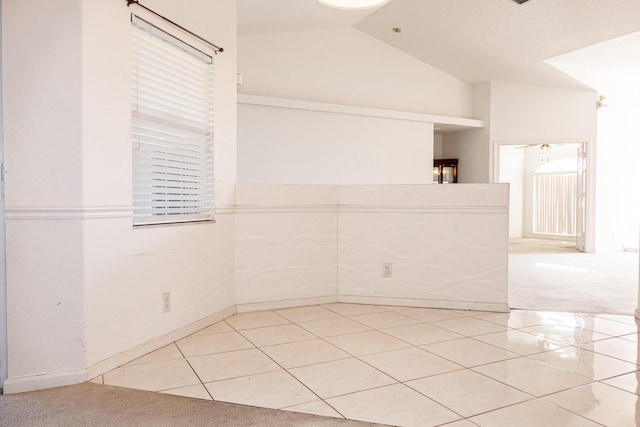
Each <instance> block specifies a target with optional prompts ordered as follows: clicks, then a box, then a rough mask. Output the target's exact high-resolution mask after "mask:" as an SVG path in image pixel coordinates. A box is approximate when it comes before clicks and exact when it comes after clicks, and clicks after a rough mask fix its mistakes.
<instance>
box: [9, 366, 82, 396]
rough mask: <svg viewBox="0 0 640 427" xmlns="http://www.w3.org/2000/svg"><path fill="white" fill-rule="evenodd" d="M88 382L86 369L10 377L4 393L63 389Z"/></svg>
mask: <svg viewBox="0 0 640 427" xmlns="http://www.w3.org/2000/svg"><path fill="white" fill-rule="evenodd" d="M86 380H87V370H86V369H71V370H68V371H60V372H49V373H46V374H40V375H29V376H25V377H9V378H7V380H6V381H5V382H4V386H3V393H4V394H15V393H24V392H27V391H34V390H42V389H45V388H54V387H62V386H66V385H72V384H79V383H83V382H85V381H86Z"/></svg>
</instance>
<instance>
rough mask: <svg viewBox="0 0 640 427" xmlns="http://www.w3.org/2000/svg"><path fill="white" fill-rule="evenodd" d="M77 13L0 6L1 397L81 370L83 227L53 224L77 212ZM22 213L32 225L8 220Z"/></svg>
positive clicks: (49, 6) (57, 5) (42, 4)
mask: <svg viewBox="0 0 640 427" xmlns="http://www.w3.org/2000/svg"><path fill="white" fill-rule="evenodd" d="M81 6H82V2H81V0H75V1H66V2H46V1H37V2H29V3H25V2H3V5H2V7H3V11H2V12H3V13H2V20H3V22H2V31H3V37H2V39H3V88H4V131H5V140H4V149H5V166H6V170H7V175H6V180H5V189H6V215H7V221H6V233H7V234H6V238H7V305H8V314H7V316H8V318H7V324H8V348H9V355H8V356H9V358H8V361H9V366H8V368H9V369H8V374H9V379H8V380H7V382H6V383H5V391H9V390H10V383H9V382H10V381H11V380H12V378H19V377H22V376H29V375H37V374H43V373H51V372H59V371H67V372H71V373H78V372H76V370H81V369H82V368H83V367H84V366H85V357H84V356H85V355H84V344H85V343H84V331H83V327H84V308H83V306H84V303H83V299H84V289H83V280H82V277H83V271H84V266H83V264H82V253H83V241H82V223H81V221H79V220H77V219H72V218H68V220H66V221H59V220H55V219H53V218H51V217H53V216H55V212H57V211H60V210H62V209H65V208H66V209H68V208H69V207H72V206H79V205H81V204H82V182H81V179H80V176H81V171H82V165H81V162H82V160H81V155H82V112H81V85H80V82H81V81H82V70H81V68H80V62H81V33H82V29H81V10H82V8H81ZM10 41H13V42H10ZM42 70H46V72H42ZM44 207H47V211H46V212H47V213H48V215H45V214H43V212H44ZM20 208H22V209H23V211H26V210H28V211H29V212H30V213H31V216H35V217H38V218H34V219H27V218H26V216H25V218H24V219H17V218H15V214H16V210H17V209H20Z"/></svg>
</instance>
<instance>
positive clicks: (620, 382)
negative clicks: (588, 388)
mask: <svg viewBox="0 0 640 427" xmlns="http://www.w3.org/2000/svg"><path fill="white" fill-rule="evenodd" d="M602 382H603V383H605V384H609V385H611V386H614V387H617V388H619V389H622V390H625V391H628V392H630V393H634V394H637V395H640V371H635V372H631V373H629V374H625V375H620V376H619V377H615V378H609V379H608V380H604V381H602Z"/></svg>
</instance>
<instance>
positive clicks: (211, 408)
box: [0, 383, 374, 427]
mask: <svg viewBox="0 0 640 427" xmlns="http://www.w3.org/2000/svg"><path fill="white" fill-rule="evenodd" d="M372 425H374V424H368V423H360V422H355V421H348V420H339V419H335V418H325V417H320V416H316V415H306V414H298V413H295V412H285V411H277V410H274V409H263V408H255V407H251V406H243V405H232V404H228V403H219V402H209V401H205V400H199V399H190V398H186V397H178V396H170V395H166V394H160V393H152V392H148V391H139V390H131V389H125V388H119V387H112V386H106V385H97V384H92V383H86V384H80V385H75V386H70V387H60V388H55V389H50V390H42V391H36V392H31V393H20V394H12V395H2V396H0V426H12V427H23V426H70V427H74V426H172V427H175V426H229V427H234V426H285V427H286V426H291V427H293V426H296V427H297V426H303V427H304V426H308V427H321V426H322V427H324V426H328V427H333V426H341V427H342V426H345V427H346V426H354V427H355V426H372Z"/></svg>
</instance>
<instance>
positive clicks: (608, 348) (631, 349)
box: [581, 338, 640, 365]
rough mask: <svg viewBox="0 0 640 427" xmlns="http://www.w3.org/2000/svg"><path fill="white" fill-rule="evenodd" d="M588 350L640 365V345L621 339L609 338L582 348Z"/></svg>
mask: <svg viewBox="0 0 640 427" xmlns="http://www.w3.org/2000/svg"><path fill="white" fill-rule="evenodd" d="M581 347H582V348H585V349H587V350H591V351H595V352H596V353H600V354H604V355H605V356H610V357H613V358H616V359H620V360H624V361H626V362H630V363H635V364H636V365H640V357H639V356H640V353H639V348H638V343H635V342H633V341H628V340H624V339H621V338H609V339H606V340H601V341H595V342H592V343H589V344H585V345H583V346H581Z"/></svg>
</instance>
